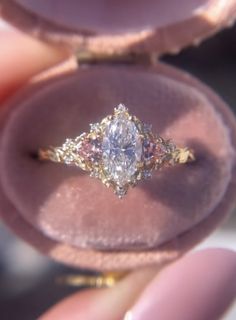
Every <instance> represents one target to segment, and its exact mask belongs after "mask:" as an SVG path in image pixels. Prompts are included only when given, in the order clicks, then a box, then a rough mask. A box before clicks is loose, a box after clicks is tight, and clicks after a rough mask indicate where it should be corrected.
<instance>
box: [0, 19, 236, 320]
mask: <svg viewBox="0 0 236 320" xmlns="http://www.w3.org/2000/svg"><path fill="white" fill-rule="evenodd" d="M5 28H9V26H8V25H6V24H5V23H4V22H3V21H1V20H0V29H5ZM162 60H163V61H164V62H166V63H169V64H172V65H175V66H177V67H179V68H180V69H183V70H186V71H189V72H190V73H191V74H193V75H195V76H196V77H198V78H199V79H201V80H202V81H203V82H204V83H206V84H208V85H209V86H210V87H211V88H213V89H214V90H215V91H216V92H218V93H219V95H220V96H221V97H223V99H224V100H225V101H226V102H227V103H228V104H229V105H230V106H231V107H232V109H233V110H234V111H235V113H236V26H234V27H232V28H230V29H227V30H224V31H222V32H221V33H220V34H218V35H217V36H215V37H213V38H212V39H210V40H207V41H205V42H204V43H202V44H201V45H200V46H198V47H191V48H188V49H185V50H184V51H182V52H181V53H180V54H178V55H176V56H170V55H169V56H168V55H167V56H165V57H164V58H163V59H162ZM235 196H236V195H235ZM207 247H224V248H230V249H233V250H236V211H235V212H234V213H233V214H232V215H231V217H230V218H229V219H227V221H225V223H224V224H223V225H222V226H221V227H220V228H219V229H218V230H217V231H215V232H214V233H213V234H212V235H211V236H210V237H209V238H207V239H206V240H205V241H204V242H203V243H201V244H200V245H199V246H198V247H197V248H196V249H195V250H198V249H199V248H207ZM71 273H78V270H75V269H72V268H68V267H65V266H63V265H61V264H59V263H55V262H53V261H51V260H50V259H48V258H47V257H44V256H42V255H41V254H39V253H38V252H36V251H35V250H34V249H33V248H31V247H30V246H28V245H27V244H25V243H24V242H22V241H21V240H19V239H17V238H16V237H15V236H14V235H13V234H12V233H11V232H10V231H9V230H7V229H6V228H5V226H3V225H2V224H1V223H0V315H1V316H0V318H1V320H34V319H37V317H38V316H39V315H40V314H41V313H43V312H44V311H45V310H46V309H47V308H49V307H50V306H52V305H53V304H55V303H56V302H57V301H59V300H60V299H62V298H63V297H66V296H67V295H69V294H71V293H73V292H75V291H77V290H76V289H75V288H71V287H66V286H62V285H59V284H57V283H56V281H55V279H56V278H57V277H58V276H61V275H63V274H71ZM235 319H236V305H235V306H234V307H233V308H232V309H231V310H230V312H229V314H227V315H226V316H225V317H224V320H235ZM68 320H69V319H68ZM94 320H96V319H94ZM209 320H210V319H209Z"/></svg>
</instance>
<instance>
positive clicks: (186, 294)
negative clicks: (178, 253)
mask: <svg viewBox="0 0 236 320" xmlns="http://www.w3.org/2000/svg"><path fill="white" fill-rule="evenodd" d="M234 299H236V253H235V252H233V251H229V250H223V249H211V250H204V251H201V252H196V253H194V254H190V255H188V256H186V257H184V258H183V259H181V260H179V261H178V262H175V263H174V264H172V265H171V266H169V267H167V268H166V269H165V270H163V271H162V272H161V273H160V274H159V276H158V277H157V278H155V279H154V280H153V281H152V282H151V283H150V284H149V285H148V286H147V287H146V289H145V290H144V292H143V293H142V295H141V296H140V298H139V299H138V301H137V302H136V303H135V305H134V307H133V308H132V309H131V310H130V311H129V312H128V313H127V314H126V315H125V318H124V320H146V319H148V320H156V319H161V320H170V319H181V320H189V319H191V320H209V319H219V317H220V316H221V315H222V314H223V313H224V311H225V310H226V309H227V308H228V307H229V305H230V303H231V302H233V301H234Z"/></svg>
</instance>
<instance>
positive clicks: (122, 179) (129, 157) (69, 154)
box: [39, 104, 195, 198]
mask: <svg viewBox="0 0 236 320" xmlns="http://www.w3.org/2000/svg"><path fill="white" fill-rule="evenodd" d="M39 158H40V159H41V160H50V161H53V162H60V163H64V164H67V165H73V166H77V167H79V168H80V169H82V170H85V171H88V172H89V173H90V175H91V176H92V177H96V178H98V179H100V180H101V181H102V183H103V184H104V185H105V186H107V187H111V188H112V189H113V190H114V192H115V193H116V194H117V195H118V196H119V197H120V198H121V197H123V196H124V195H125V194H126V193H127V191H128V188H129V187H134V186H135V185H136V184H137V182H138V181H139V180H143V179H147V178H150V177H151V175H152V172H153V171H155V170H160V169H161V168H163V167H166V166H173V165H176V164H184V163H187V162H191V161H194V160H195V157H194V154H193V151H192V150H190V149H188V148H178V147H176V145H175V144H174V143H173V142H171V141H169V140H165V139H163V138H162V137H160V136H158V135H156V134H154V133H153V132H152V129H151V126H150V125H147V124H144V123H142V122H141V121H140V120H139V119H138V118H137V117H136V116H133V115H131V114H130V113H129V111H128V109H127V108H126V107H125V106H124V105H123V104H119V105H118V107H116V108H115V109H114V113H113V114H112V115H109V116H107V117H105V118H104V119H103V120H102V121H101V122H100V123H96V124H92V125H90V131H89V132H88V133H82V134H81V135H80V136H78V137H76V138H75V139H66V141H65V143H64V144H63V145H62V146H61V147H50V148H49V149H40V150H39Z"/></svg>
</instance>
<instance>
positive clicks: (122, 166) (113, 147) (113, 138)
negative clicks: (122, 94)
mask: <svg viewBox="0 0 236 320" xmlns="http://www.w3.org/2000/svg"><path fill="white" fill-rule="evenodd" d="M102 154H103V164H104V171H105V173H106V175H107V176H108V177H109V179H110V180H112V181H113V182H115V183H116V184H117V185H118V186H119V187H122V186H125V185H126V184H127V183H129V182H130V181H132V179H133V177H134V176H135V174H136V172H137V165H138V163H139V162H140V161H141V157H142V141H141V137H140V133H139V130H138V128H137V126H136V124H135V123H134V122H133V121H132V120H131V119H130V118H129V115H128V114H127V112H126V110H125V109H124V110H119V112H118V113H117V114H116V115H115V117H114V118H113V119H112V120H111V121H110V122H109V123H108V124H107V125H106V127H105V130H104V135H103V141H102Z"/></svg>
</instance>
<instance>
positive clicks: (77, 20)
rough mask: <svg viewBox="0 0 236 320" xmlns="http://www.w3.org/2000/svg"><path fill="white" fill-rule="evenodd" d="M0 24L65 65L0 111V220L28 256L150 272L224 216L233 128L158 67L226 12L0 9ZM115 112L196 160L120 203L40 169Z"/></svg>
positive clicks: (134, 4)
mask: <svg viewBox="0 0 236 320" xmlns="http://www.w3.org/2000/svg"><path fill="white" fill-rule="evenodd" d="M0 10H1V14H2V16H3V18H4V19H6V20H7V21H9V22H10V23H12V24H13V25H15V26H16V27H17V28H19V29H21V30H23V31H25V32H27V33H29V34H31V35H32V36H34V37H38V38H40V39H43V40H44V41H47V42H50V43H52V44H55V45H60V46H64V47H66V48H67V49H68V50H69V51H70V53H71V57H70V58H69V59H68V61H66V62H65V63H64V64H63V65H61V66H58V67H57V68H53V69H52V70H48V72H44V73H43V74H41V75H38V76H37V77H36V78H34V79H32V81H30V82H29V83H28V84H27V85H26V86H25V87H24V88H23V89H21V90H20V91H19V92H17V93H16V94H15V95H14V96H13V97H11V98H10V99H9V100H8V101H7V102H6V103H5V104H4V106H3V107H2V110H1V115H0V117H1V127H0V128H1V136H0V144H1V146H0V147H1V156H0V168H1V169H0V214H1V217H2V219H3V220H4V221H5V223H6V224H7V225H8V226H9V227H10V228H11V229H12V230H13V231H14V232H15V233H17V234H18V235H19V236H20V237H21V238H23V239H24V240H26V241H27V242H29V243H30V244H31V245H33V246H34V247H35V248H37V249H38V250H40V251H41V252H43V253H44V254H47V255H49V256H50V257H52V258H54V259H56V260H58V261H61V262H62V263H65V264H68V265H72V266H75V267H86V268H89V269H96V270H101V271H102V270H127V269H134V268H137V267H143V266H148V265H153V264H155V265H158V266H160V267H161V266H162V265H164V264H167V263H169V262H171V261H173V260H174V259H176V258H178V257H180V256H181V255H182V254H184V253H185V252H187V251H188V250H190V249H191V248H192V247H193V246H194V245H196V244H197V243H198V242H199V241H200V240H202V239H203V238H204V237H206V236H207V235H208V234H209V233H210V232H212V231H213V230H214V229H215V228H216V226H217V225H218V224H219V223H220V222H221V221H222V219H223V218H225V216H226V215H227V214H228V213H229V212H230V211H231V210H232V208H233V207H234V204H235V202H234V198H235V192H236V185H235V179H236V171H235V147H236V122H235V119H234V116H233V114H232V113H231V111H230V109H229V108H228V106H227V105H226V104H225V103H224V102H223V101H222V100H221V99H220V98H219V97H218V96H217V94H216V93H214V92H213V91H212V90H211V89H209V88H208V87H207V86H206V85H204V84H203V83H201V82H200V81H198V80H197V79H195V78H194V77H192V76H190V75H189V74H186V73H185V72H183V71H181V70H178V69H176V68H173V67H170V66H168V65H166V64H164V63H161V62H159V60H158V57H160V56H161V55H163V54H164V53H176V52H179V51H180V50H181V49H182V48H184V47H185V46H187V45H192V44H198V43H200V42H201V41H202V40H203V39H204V38H206V37H207V36H209V35H212V34H214V33H215V32H216V31H218V30H220V29H222V28H223V27H226V26H229V25H231V24H232V22H233V21H234V18H235V16H236V1H230V0H229V1H224V3H223V2H222V1H219V0H218V1H216V0H214V1H210V0H208V1H207V0H198V1H193V0H191V1H189V0H188V1H187V0H181V1H177V0H175V1H173V0H172V1H170V0H166V1H154V0H149V1H147V0H145V1H143V0H139V1H137V0H135V1H134V0H131V1H128V2H121V1H116V0H110V1H109V2H106V5H105V4H104V2H103V1H101V0H97V1H92V0H89V1H86V2H84V1H72V0H71V1H70V2H66V1H58V0H57V1H56V0H47V1H46V0H42V1H33V0H32V1H31V0H15V1H13V0H8V1H7V0H0ZM119 103H124V104H125V105H126V106H127V107H128V108H129V110H130V112H131V113H132V114H135V115H136V116H137V117H138V118H139V119H141V120H143V121H144V122H145V123H151V124H152V126H153V131H154V132H157V133H159V134H160V135H161V136H163V137H164V138H167V139H168V138H172V139H173V140H174V141H175V142H176V144H177V145H179V146H185V145H186V146H188V147H190V148H192V149H193V150H194V152H195V154H196V159H197V160H196V161H195V162H194V163H192V164H189V165H184V166H177V167H174V168H167V169H163V170H161V171H160V172H157V173H155V175H154V177H153V178H152V180H150V181H145V182H141V183H140V184H139V185H138V186H137V187H136V188H134V189H132V190H130V191H129V193H128V195H127V196H126V197H125V198H124V199H122V200H120V199H118V198H117V197H115V196H114V195H113V193H112V191H111V190H110V189H107V188H105V187H104V186H103V185H101V183H100V182H99V181H97V180H96V179H92V178H90V177H89V176H88V174H86V173H83V172H81V171H80V170H78V169H77V168H72V167H66V166H63V165H60V164H54V163H42V162H40V161H39V160H38V159H37V158H36V157H34V155H35V154H36V153H37V150H38V149H39V148H40V147H48V146H50V145H61V144H62V143H63V142H64V140H65V138H74V137H76V136H78V135H79V134H80V133H82V132H84V131H85V132H86V131H88V129H89V124H90V123H95V122H99V121H100V120H101V119H102V118H104V116H106V115H108V114H111V113H112V110H113V108H114V107H115V106H116V105H118V104H119Z"/></svg>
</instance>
